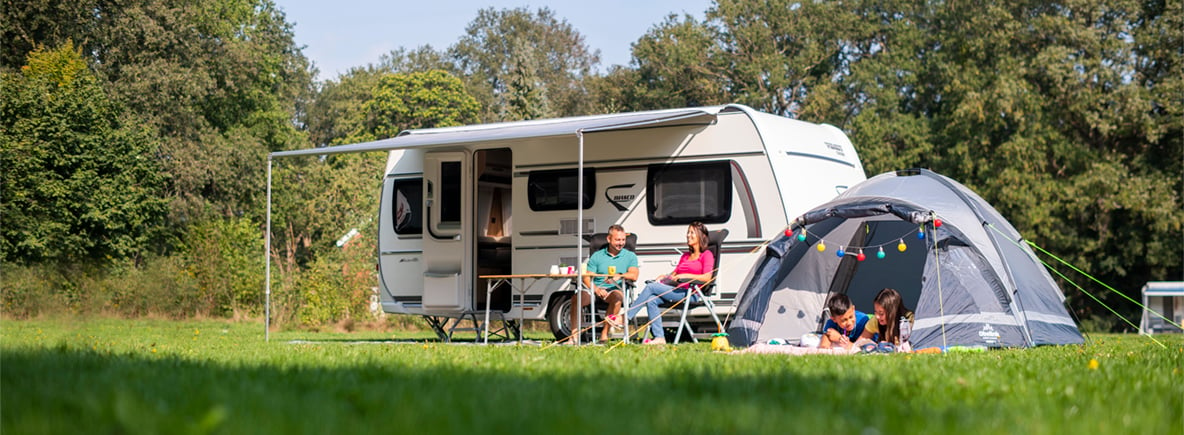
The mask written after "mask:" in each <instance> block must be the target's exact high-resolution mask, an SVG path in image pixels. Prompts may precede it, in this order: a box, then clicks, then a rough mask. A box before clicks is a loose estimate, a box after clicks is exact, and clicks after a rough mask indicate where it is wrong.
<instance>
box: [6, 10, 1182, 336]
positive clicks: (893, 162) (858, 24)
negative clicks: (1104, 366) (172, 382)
mask: <svg viewBox="0 0 1184 435" xmlns="http://www.w3.org/2000/svg"><path fill="white" fill-rule="evenodd" d="M1182 8H1184V6H1182V5H1181V4H1180V3H1179V2H1168V1H1163V0H1160V1H1156V0H1144V1H1133V0H1081V1H1061V2H1049V1H1005V2H938V1H922V2H916V1H904V0H888V1H870V0H863V1H834V2H797V1H784V0H769V1H756V0H717V1H716V2H714V3H713V4H712V6H710V7H709V8H708V10H706V11H705V13H704V18H703V19H697V18H695V17H693V16H690V15H670V16H668V17H667V18H666V19H664V20H663V21H662V22H659V23H655V24H654V25H653V26H652V27H651V28H650V29H649V30H648V31H647V32H646V33H645V34H643V35H640V36H639V37H638V38H637V40H636V41H635V42H634V43H633V45H632V60H631V62H630V64H629V65H617V66H611V67H609V68H607V70H606V71H603V72H598V71H597V70H596V67H597V66H598V65H599V55H598V52H597V51H596V50H594V49H592V48H591V47H588V46H587V44H586V43H585V42H584V38H583V36H582V35H581V34H580V33H579V31H578V29H575V28H574V27H572V26H571V25H570V24H568V23H567V21H566V20H564V19H563V18H561V17H558V16H556V15H555V13H554V12H553V11H551V10H549V9H547V8H540V9H537V10H531V9H527V8H517V9H502V10H497V9H493V8H489V9H483V10H480V11H477V12H476V16H475V18H474V19H473V21H471V22H470V23H469V25H468V27H467V28H466V29H465V34H464V35H462V36H461V37H460V38H459V39H458V40H457V41H456V42H455V43H454V44H452V45H451V46H449V47H446V48H441V49H437V48H434V47H431V46H419V47H414V48H400V49H398V50H395V51H392V52H391V53H388V54H387V55H385V56H383V57H382V58H380V59H378V60H376V61H375V62H374V63H371V64H367V65H360V66H357V67H355V68H352V69H350V70H349V71H348V72H346V73H344V74H341V75H339V76H337V77H332V78H328V79H325V80H322V81H318V80H317V78H316V77H317V74H318V72H317V70H316V68H315V65H310V62H309V61H308V59H307V58H306V57H305V56H304V55H303V53H302V52H301V47H299V46H297V45H296V44H295V42H294V41H293V28H292V25H291V24H290V23H289V22H288V21H287V19H286V17H285V15H284V13H283V11H282V10H280V9H279V8H277V7H276V6H275V4H273V3H272V2H271V1H270V0H217V1H200V2H198V1H188V0H133V1H127V2H111V1H107V0H80V1H76V2H69V3H68V4H67V3H59V2H49V1H44V0H21V1H15V2H9V3H8V4H6V6H5V8H3V10H2V11H0V16H2V17H3V20H2V22H0V34H2V35H3V40H4V41H8V43H7V44H6V46H5V47H4V49H3V51H0V77H2V82H0V84H2V86H3V88H2V89H3V95H4V97H3V99H2V100H0V146H2V150H0V151H2V154H0V165H2V166H0V167H2V168H3V180H2V190H0V221H2V222H3V224H2V228H0V236H2V237H0V256H2V261H3V266H4V275H6V279H4V280H3V281H4V282H3V284H2V285H3V301H4V304H5V312H6V313H8V314H11V315H35V314H37V313H39V312H43V311H45V310H52V309H53V307H55V306H56V307H68V308H70V309H72V310H75V311H106V312H116V313H122V314H131V315H135V314H145V313H149V312H163V313H166V314H170V315H178V316H181V315H193V314H200V315H219V316H238V315H245V316H253V315H259V314H260V311H261V304H260V301H261V298H262V295H261V293H262V287H263V286H262V282H263V277H262V269H263V260H264V257H263V256H262V255H260V254H261V253H262V251H263V246H262V241H261V239H262V238H261V237H260V235H261V229H262V222H263V220H264V214H265V210H264V202H265V201H264V200H263V199H264V198H263V194H264V191H265V189H264V186H265V183H266V180H265V179H264V174H265V172H264V168H265V167H266V154H267V153H268V152H272V151H278V150H289V149H299V148H308V147H312V146H326V145H334V144H344V143H356V142H360V141H368V140H375V139H382V138H387V137H392V136H394V135H396V134H397V133H398V132H399V131H402V130H405V129H409V128H431V127H441V126H452V125H464V124H471V123H480V122H497V121H513V120H523V119H537V118H548V117H559V116H574V115H586V114H595V113H611V112H621V111H635V110H650V109H663V108H673V107H689V106H703V105H715V104H725V103H733V102H735V103H741V104H746V105H749V106H752V107H755V108H757V109H759V110H761V111H765V112H768V113H773V114H777V115H781V116H786V117H792V118H799V119H803V120H807V121H811V122H825V123H830V124H833V125H835V126H837V127H839V128H840V129H842V130H843V131H844V132H846V133H847V135H848V136H849V137H850V138H851V140H852V142H853V143H854V144H855V146H856V149H857V150H858V151H859V153H860V156H861V158H862V160H863V162H864V165H865V169H866V170H867V172H868V173H869V174H877V173H881V172H885V171H890V170H895V169H902V168H909V167H925V168H930V169H932V170H934V171H936V172H939V173H941V174H944V175H947V176H949V177H951V178H954V179H955V180H958V181H960V182H962V183H964V184H966V185H967V186H968V187H970V188H971V189H973V190H974V191H976V192H977V193H979V194H980V195H981V196H983V197H984V198H985V199H986V200H987V201H988V202H990V203H991V204H993V205H994V206H995V207H996V208H998V209H999V211H1000V212H1002V213H1003V215H1004V216H1006V217H1007V218H1008V219H1009V220H1011V222H1012V223H1013V224H1015V226H1016V227H1017V228H1018V229H1019V230H1020V232H1021V233H1022V234H1024V235H1025V237H1026V238H1027V239H1028V240H1032V241H1034V242H1036V243H1038V244H1039V245H1041V246H1042V247H1044V248H1045V249H1047V250H1049V251H1050V252H1054V253H1056V254H1057V255H1058V256H1059V257H1061V258H1063V259H1064V260H1065V261H1067V262H1069V263H1071V264H1074V265H1076V266H1077V267H1080V268H1082V269H1083V270H1087V271H1089V272H1090V273H1091V274H1093V275H1094V276H1095V277H1097V278H1098V279H1099V280H1101V281H1103V282H1105V283H1108V284H1110V285H1112V286H1114V287H1115V288H1117V289H1119V290H1120V291H1121V292H1123V293H1125V294H1126V295H1127V296H1130V297H1133V298H1138V291H1139V288H1140V287H1141V286H1142V284H1143V283H1144V282H1146V281H1149V280H1173V279H1181V278H1182V277H1184V248H1182V246H1184V229H1182V228H1184V212H1182V211H1181V208H1182V200H1181V192H1184V97H1182V96H1184V70H1182V64H1181V61H1182V59H1184V10H1182ZM384 160H385V156H384V155H381V153H379V154H361V155H346V156H335V157H329V158H324V159H313V158H308V159H292V160H291V161H287V160H285V161H282V162H277V165H276V170H275V186H276V187H275V191H274V194H275V195H276V199H275V204H276V205H275V207H276V210H274V221H273V237H274V238H275V239H274V243H273V249H272V252H270V253H268V255H269V256H270V257H269V258H271V259H272V261H273V264H274V265H275V266H276V267H277V268H278V269H279V272H280V273H277V274H276V275H277V276H278V277H277V278H275V279H276V282H275V283H273V287H274V288H276V289H277V290H276V296H277V299H278V301H279V304H278V305H277V307H278V308H279V310H278V312H277V313H276V315H277V320H281V321H290V322H296V323H303V324H320V323H325V322H333V321H338V320H341V319H346V318H361V317H364V316H365V315H366V312H365V310H366V296H367V292H368V289H369V287H370V286H372V285H373V280H374V278H373V276H372V270H373V261H374V260H373V253H372V249H369V248H359V247H365V246H373V244H374V240H373V238H374V234H375V233H376V230H374V228H375V225H376V223H375V221H374V219H373V216H375V215H376V210H377V197H376V196H377V195H376V193H375V192H376V188H375V186H377V185H378V183H379V182H380V177H381V168H382V167H383V164H384ZM352 228H358V229H359V234H361V235H360V236H358V237H357V238H355V239H354V240H352V241H350V243H347V244H346V245H345V247H344V248H341V247H337V246H336V244H335V243H334V242H335V241H336V240H337V239H338V238H339V237H340V236H341V235H342V234H345V233H346V232H348V231H349V230H350V229H352ZM1074 281H1077V282H1086V281H1085V280H1083V279H1075V280H1074ZM130 283H134V284H130ZM1062 287H1063V289H1065V292H1066V295H1067V296H1068V298H1069V302H1070V304H1071V306H1072V308H1073V310H1074V311H1075V313H1076V314H1078V315H1079V317H1080V318H1081V319H1082V321H1083V322H1085V323H1088V324H1089V325H1087V326H1088V327H1090V328H1097V329H1114V328H1123V327H1126V326H1125V325H1124V324H1120V323H1119V322H1118V321H1117V320H1116V319H1114V317H1113V316H1111V315H1109V314H1108V313H1107V311H1106V310H1105V309H1104V308H1102V307H1101V306H1100V305H1099V304H1098V303H1096V302H1094V301H1093V300H1092V299H1091V297H1089V295H1086V294H1084V293H1083V292H1080V291H1077V290H1076V289H1075V288H1074V286H1073V285H1072V284H1070V283H1068V282H1064V281H1062ZM1083 287H1085V288H1086V291H1088V292H1090V293H1092V294H1093V295H1094V296H1096V297H1098V298H1100V299H1101V300H1102V301H1104V302H1106V303H1107V304H1108V305H1111V306H1114V307H1116V308H1117V309H1119V311H1120V312H1121V313H1123V314H1124V315H1127V316H1128V317H1130V316H1131V315H1133V313H1135V312H1136V307H1134V306H1133V305H1132V304H1129V303H1127V302H1124V301H1123V300H1122V299H1123V298H1122V295H1116V294H1112V293H1109V292H1108V291H1106V290H1104V289H1102V288H1101V287H1099V286H1096V285H1089V284H1086V285H1084V286H1083Z"/></svg>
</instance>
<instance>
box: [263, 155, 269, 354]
mask: <svg viewBox="0 0 1184 435" xmlns="http://www.w3.org/2000/svg"><path fill="white" fill-rule="evenodd" d="M263 240H264V241H263V264H264V269H263V270H264V272H263V294H264V298H265V299H264V303H263V307H264V308H263V341H271V154H268V155H267V229H266V232H265V233H264V235H263Z"/></svg>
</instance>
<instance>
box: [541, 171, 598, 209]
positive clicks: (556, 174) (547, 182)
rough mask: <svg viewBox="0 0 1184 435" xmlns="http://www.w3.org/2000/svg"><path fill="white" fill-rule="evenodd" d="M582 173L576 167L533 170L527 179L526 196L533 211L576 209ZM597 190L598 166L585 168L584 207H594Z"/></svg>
mask: <svg viewBox="0 0 1184 435" xmlns="http://www.w3.org/2000/svg"><path fill="white" fill-rule="evenodd" d="M579 175H580V173H579V172H578V171H576V170H575V169H560V170H556V171H531V173H530V175H529V176H528V177H527V180H526V191H527V194H526V198H527V200H528V201H529V203H530V209H531V210H532V211H554V210H575V209H576V207H577V205H576V204H577V200H578V199H579V198H578V197H579V195H578V194H577V193H576V190H577V188H578V186H579V181H576V180H577V177H579ZM593 192H596V168H584V209H585V210H587V209H589V208H592V199H593V198H595V196H594V195H593Z"/></svg>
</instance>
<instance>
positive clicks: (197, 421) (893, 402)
mask: <svg viewBox="0 0 1184 435" xmlns="http://www.w3.org/2000/svg"><path fill="white" fill-rule="evenodd" d="M262 332H263V331H262V326H261V325H259V324H257V323H241V322H225V321H166V320H116V319H103V318H100V319H89V320H62V319H57V320H30V321H16V320H7V319H6V320H2V321H0V432H2V433H5V434H36V433H132V434H135V433H149V434H157V433H251V434H256V433H284V434H288V433H384V434H385V433H467V434H472V433H516V432H523V433H587V434H613V435H616V434H622V433H647V434H649V433H674V434H689V433H784V432H791V433H826V434H841V433H883V434H894V433H956V432H965V431H970V432H973V433H1024V434H1040V433H1049V434H1051V433H1056V434H1062V433H1130V434H1133V433H1139V434H1168V433H1173V434H1174V433H1180V431H1181V428H1182V427H1184V337H1181V336H1178V335H1176V336H1161V337H1158V338H1159V339H1160V341H1161V342H1163V344H1165V345H1166V346H1167V348H1166V349H1165V348H1163V347H1161V346H1160V345H1158V344H1156V343H1155V342H1153V341H1151V340H1150V339H1148V338H1146V337H1140V336H1135V335H1093V336H1091V341H1090V342H1089V343H1088V344H1086V345H1085V346H1062V347H1042V348H1036V349H1011V350H996V351H990V352H986V353H951V354H938V355H906V354H894V355H867V356H827V355H814V356H783V355H746V354H725V353H713V352H711V351H710V349H709V348H708V346H707V345H706V344H697V345H679V346H662V347H647V346H641V345H632V346H619V347H612V348H606V347H603V346H585V347H579V348H576V347H570V346H553V347H546V346H540V345H539V344H533V345H531V344H528V345H524V346H518V345H495V346H488V347H486V346H480V345H474V344H471V343H468V344H444V343H438V342H435V341H434V338H433V336H431V334H430V333H427V334H423V333H414V334H412V333H400V332H393V333H392V332H378V331H369V332H355V333H327V332H319V333H314V332H298V331H296V332H275V333H272V335H271V341H270V342H265V341H264V340H263V334H262ZM536 338H540V339H541V338H543V336H541V335H540V336H538V337H536ZM417 340H418V341H417Z"/></svg>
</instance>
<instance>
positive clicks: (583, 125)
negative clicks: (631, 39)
mask: <svg viewBox="0 0 1184 435" xmlns="http://www.w3.org/2000/svg"><path fill="white" fill-rule="evenodd" d="M724 107H725V106H714V107H700V108H693V109H675V110H657V111H650V112H634V113H623V114H611V115H598V116H583V117H575V118H558V119H542V120H533V121H518V122H504V123H496V124H481V125H472V126H464V127H446V128H432V129H424V130H408V131H404V132H403V133H400V134H399V136H396V137H393V138H390V139H383V140H377V141H374V142H363V143H357V144H350V145H337V146H330V147H321V148H310V149H303V150H293V151H277V152H273V153H271V154H270V156H271V157H272V158H275V157H294V156H310V155H328V154H343V153H359V152H370V151H390V150H398V149H407V148H434V147H442V146H450V145H457V144H464V143H470V142H488V141H493V140H515V139H528V138H538V137H550V136H564V135H575V134H576V132H579V131H582V132H584V133H594V132H602V131H614V130H629V129H635V128H653V127H674V126H682V125H686V126H701V125H709V124H712V123H714V122H715V117H716V115H717V114H718V113H719V112H720V110H721V109H723V108H724Z"/></svg>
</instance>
